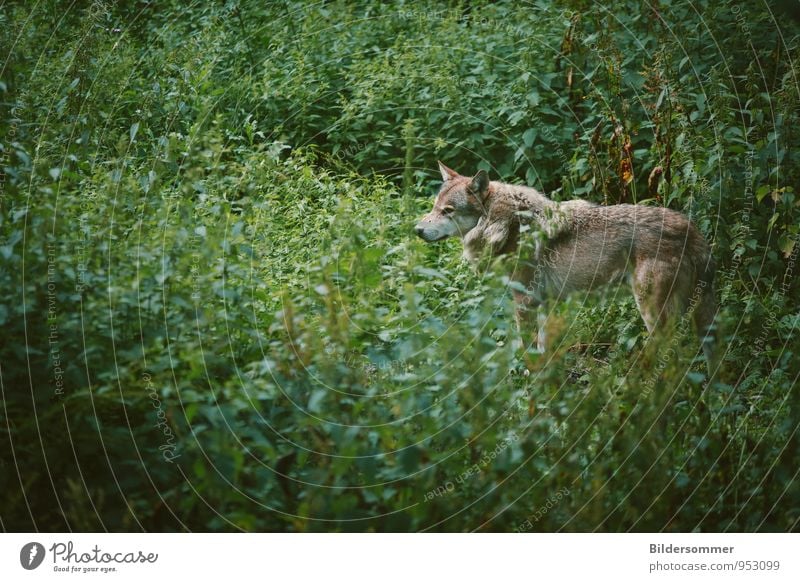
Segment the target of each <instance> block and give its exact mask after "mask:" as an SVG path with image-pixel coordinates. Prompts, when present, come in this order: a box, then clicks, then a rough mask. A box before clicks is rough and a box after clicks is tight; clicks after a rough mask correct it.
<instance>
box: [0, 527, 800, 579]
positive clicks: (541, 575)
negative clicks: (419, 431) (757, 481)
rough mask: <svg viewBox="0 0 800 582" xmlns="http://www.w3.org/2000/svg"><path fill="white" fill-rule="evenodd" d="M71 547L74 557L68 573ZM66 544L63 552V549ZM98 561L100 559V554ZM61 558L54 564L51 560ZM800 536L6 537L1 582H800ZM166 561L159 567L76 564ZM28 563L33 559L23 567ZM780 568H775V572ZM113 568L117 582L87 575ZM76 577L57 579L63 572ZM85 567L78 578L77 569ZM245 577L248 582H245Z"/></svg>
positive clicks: (1, 545) (0, 542)
mask: <svg viewBox="0 0 800 582" xmlns="http://www.w3.org/2000/svg"><path fill="white" fill-rule="evenodd" d="M29 542H38V543H40V544H42V546H44V548H45V551H46V554H45V557H44V560H43V562H42V563H41V565H40V566H38V567H37V568H36V569H34V570H30V571H28V570H26V569H24V568H23V567H22V564H21V562H20V560H21V558H20V551H21V550H22V548H23V546H25V545H26V544H28V543H29ZM69 542H72V544H73V546H72V547H73V553H74V557H70V558H69V559H70V560H71V562H70V561H68V562H65V561H64V560H65V558H66V551H62V550H66V548H67V545H68V543H69ZM55 544H62V545H55ZM651 544H657V545H659V544H664V545H667V546H670V545H671V546H680V547H687V548H692V547H706V548H708V547H715V548H732V549H731V550H728V551H722V550H721V551H720V552H719V553H713V554H711V553H652V552H651ZM95 547H97V548H98V550H99V551H98V552H97V553H95V552H94V548H95ZM54 549H55V550H57V551H58V555H54V551H53V550H54ZM798 550H800V537H798V536H797V535H791V534H416V535H415V534H42V535H39V534H3V535H2V536H0V579H2V580H13V581H16V580H51V579H52V580H64V579H73V580H74V579H80V580H87V579H92V580H98V579H102V580H115V581H123V580H136V581H141V580H143V579H150V580H180V579H181V578H178V577H179V576H183V577H184V578H182V579H183V580H188V579H187V578H185V576H187V575H190V576H192V578H190V579H191V580H219V581H221V582H227V581H231V582H234V581H238V580H247V579H252V578H253V575H254V574H256V575H259V578H260V579H265V580H279V581H289V580H301V581H305V580H311V581H314V580H320V581H325V582H339V581H341V582H359V581H362V580H363V581H365V582H367V581H368V582H375V581H380V582H393V581H397V582H409V580H423V581H425V580H456V581H458V582H461V581H471V580H475V581H480V582H492V581H501V580H502V581H505V580H531V581H533V580H560V579H564V577H565V576H567V577H568V578H567V579H569V580H572V579H579V577H585V579H587V580H593V581H594V580H598V579H599V580H614V581H615V582H616V581H627V580H631V581H636V582H640V581H642V580H654V581H656V580H657V581H667V580H698V581H700V580H718V579H720V578H730V579H731V580H748V581H749V580H762V579H763V580H775V581H778V580H792V581H796V580H800V567H798V566H799V565H800V552H798ZM140 551H141V552H142V555H143V556H147V555H148V554H150V553H152V554H157V555H158V556H157V558H156V560H155V562H153V563H134V564H130V563H127V564H125V563H123V564H117V563H112V564H98V563H94V562H92V563H88V564H77V563H75V560H77V559H80V555H81V554H83V553H87V554H88V555H89V558H90V559H92V560H94V557H93V556H95V555H96V556H98V557H99V558H98V559H101V560H102V559H103V554H104V553H107V554H108V555H109V556H110V557H109V558H108V559H114V558H117V559H124V557H125V556H124V554H126V553H131V556H132V557H134V558H136V557H139V552H140ZM27 558H28V557H27V556H26V559H27ZM775 561H777V562H779V567H778V569H777V570H775V569H772V570H746V569H745V570H741V569H740V570H738V571H722V572H720V571H667V572H664V571H661V572H656V573H650V569H651V564H654V563H656V562H660V563H665V564H677V565H681V564H683V565H685V566H683V567H688V565H689V564H698V565H699V564H707V565H711V564H723V563H740V565H741V566H742V568H746V563H750V565H751V566H755V567H759V566H763V567H766V563H767V562H773V563H774V562H775ZM773 565H774V564H773ZM86 566H88V567H97V568H101V567H103V566H106V567H114V568H115V569H116V571H114V572H109V573H101V572H86V573H83V572H82V568H83V567H86ZM56 567H59V568H67V571H59V572H56V571H55V568H56ZM72 567H77V568H78V571H77V572H70V571H69V569H70V568H72ZM245 577H247V578H245Z"/></svg>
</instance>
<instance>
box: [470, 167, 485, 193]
mask: <svg viewBox="0 0 800 582" xmlns="http://www.w3.org/2000/svg"><path fill="white" fill-rule="evenodd" d="M488 188H489V174H487V173H486V171H485V170H478V173H477V174H475V176H474V177H473V178H472V182H471V183H470V185H469V189H470V190H471V191H472V193H473V194H475V195H477V196H479V197H481V198H483V196H484V194H486V190H488Z"/></svg>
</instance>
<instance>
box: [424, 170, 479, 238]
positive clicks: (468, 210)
mask: <svg viewBox="0 0 800 582" xmlns="http://www.w3.org/2000/svg"><path fill="white" fill-rule="evenodd" d="M439 171H440V172H441V173H442V187H441V188H440V189H439V193H438V194H437V195H436V202H434V204H433V210H431V211H430V212H429V213H428V214H426V215H425V216H423V217H422V220H420V221H419V223H418V224H417V226H416V227H415V230H416V231H417V234H418V235H419V236H420V238H422V240H424V241H426V242H434V241H437V240H444V239H446V238H448V237H451V236H456V235H458V236H460V237H462V238H463V237H464V235H465V234H467V233H468V232H469V231H470V230H472V229H473V228H475V225H477V224H478V220H480V218H481V216H482V215H484V214H485V203H486V198H487V197H488V194H489V176H487V175H486V172H484V171H483V170H479V171H478V173H477V174H475V176H474V177H472V178H469V177H467V176H461V175H459V174H458V173H457V172H454V171H453V170H451V169H450V168H448V167H447V166H445V165H444V164H443V163H442V162H439Z"/></svg>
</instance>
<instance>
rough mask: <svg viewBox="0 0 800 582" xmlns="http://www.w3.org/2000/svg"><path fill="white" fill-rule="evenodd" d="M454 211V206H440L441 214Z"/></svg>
mask: <svg viewBox="0 0 800 582" xmlns="http://www.w3.org/2000/svg"><path fill="white" fill-rule="evenodd" d="M455 211H456V209H455V207H454V206H445V207H444V208H442V214H453V213H454V212H455Z"/></svg>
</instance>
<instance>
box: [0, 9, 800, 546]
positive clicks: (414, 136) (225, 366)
mask: <svg viewBox="0 0 800 582" xmlns="http://www.w3.org/2000/svg"><path fill="white" fill-rule="evenodd" d="M0 47H2V48H0V111H2V114H0V148H2V149H1V150H0V169H2V182H0V187H1V188H2V191H1V192H0V194H2V198H1V199H0V255H1V256H2V263H0V288H2V292H3V299H4V300H3V301H2V303H1V304H0V322H2V326H3V327H2V329H3V333H2V335H1V336H0V389H2V408H0V415H2V419H0V420H1V421H0V434H1V435H2V436H1V437H0V442H2V444H1V445H0V450H1V451H2V456H0V490H2V491H3V502H2V505H0V525H2V528H3V529H4V530H32V529H38V530H64V529H70V530H103V529H107V530H113V531H117V530H142V529H143V530H150V531H153V530H156V531H173V530H240V529H241V530H249V531H251V530H261V531H264V530H266V531H342V530H344V531H373V530H374V531H418V530H433V531H467V530H481V531H514V530H521V531H629V530H634V531H652V530H665V531H762V530H769V531H787V530H797V529H800V527H799V524H800V481H798V477H800V475H798V471H800V434H798V427H799V426H800V388H798V373H800V363H798V354H800V345H798V341H797V336H798V323H800V310H799V309H798V303H797V296H798V290H800V285H798V282H797V281H798V277H797V275H798V273H800V267H798V266H797V265H796V259H797V254H798V248H800V245H798V244H797V238H798V236H799V235H800V220H798V219H799V218H800V209H798V203H799V202H800V201H799V200H798V198H797V193H796V192H795V189H794V186H795V185H797V183H798V178H799V177H800V171H799V170H798V159H799V158H800V151H799V150H798V147H800V131H798V129H797V127H796V125H795V124H796V123H797V122H798V119H797V115H798V100H799V99H800V87H799V86H798V80H797V75H798V72H800V70H799V68H798V66H796V65H795V63H796V62H797V59H798V58H800V21H798V14H797V13H796V12H793V11H792V9H791V4H790V3H788V2H787V3H785V6H784V3H781V2H766V3H765V2H764V0H757V1H756V2H737V1H726V2H715V1H711V0H695V1H693V2H683V1H677V2H665V1H663V0H662V1H653V2H650V3H641V2H638V1H633V0H608V1H607V2H603V3H597V2H590V1H588V0H565V1H563V2H550V1H545V0H538V1H534V2H510V1H509V2H500V3H489V2H466V1H465V2H454V3H450V4H445V3H439V2H406V3H403V2H399V3H391V4H386V5H383V4H382V3H378V2H367V3H361V2H358V3H356V2H344V1H341V2H321V3H316V4H313V3H305V2H258V1H253V2H245V1H239V2H236V1H227V2H222V1H221V2H215V3H210V2H197V3H190V4H188V5H187V4H186V3H184V2H178V1H172V2H158V3H148V2H143V1H133V0H132V1H130V2H120V3H113V2H103V1H100V0H97V1H95V2H88V1H78V2H74V3H72V2H70V3H66V2H55V1H47V2H38V3H12V4H4V5H3V9H2V10H1V11H0ZM437 159H441V160H443V161H444V162H445V163H447V164H448V165H450V166H452V167H454V168H455V169H457V170H461V171H462V172H463V173H471V172H473V171H475V170H476V169H478V168H484V169H487V170H488V171H489V172H490V173H491V175H492V176H493V177H494V178H497V179H503V180H505V181H514V182H519V183H527V184H529V185H532V186H535V187H538V188H540V189H541V190H543V191H544V192H546V193H548V195H550V196H551V197H553V198H554V199H559V200H566V199H570V198H574V197H582V198H586V199H590V200H593V201H595V202H599V203H604V204H614V203H618V202H637V203H641V204H651V205H664V206H668V207H670V208H673V209H676V210H681V211H684V212H686V213H688V214H690V215H691V216H692V218H693V220H695V222H696V223H697V225H698V226H699V228H700V229H701V230H702V231H703V233H704V234H705V235H706V236H707V237H708V239H709V240H711V241H713V244H714V254H715V257H716V260H717V262H718V264H719V273H718V279H717V289H718V294H719V298H720V304H721V306H720V312H719V317H718V326H719V333H720V335H721V337H722V339H723V348H724V358H723V362H722V364H721V366H720V369H719V371H718V373H717V374H716V375H715V377H714V378H712V379H710V378H708V376H707V374H706V373H705V367H704V364H703V362H702V359H701V358H699V357H698V353H697V349H696V348H697V345H696V344H695V342H694V341H693V340H692V339H691V336H690V335H688V334H686V333H682V332H681V333H677V334H676V335H675V336H673V337H669V338H664V339H662V340H660V341H656V340H654V341H647V339H648V338H647V334H646V331H645V329H644V326H643V324H642V323H641V321H640V318H639V316H638V312H637V311H636V307H635V305H634V303H633V300H632V299H631V298H630V296H629V294H628V293H626V292H625V291H624V290H622V289H620V290H613V289H612V290H611V291H610V292H608V293H605V294H591V295H589V296H588V297H587V296H576V297H572V298H570V299H569V300H567V301H565V302H561V303H558V304H555V305H552V306H550V307H549V308H550V310H551V314H552V318H551V322H552V323H551V325H550V327H551V328H552V329H551V330H550V331H551V333H552V334H554V336H555V337H557V338H558V341H557V342H556V343H555V345H556V347H555V349H554V350H553V351H552V352H550V353H548V354H546V355H538V354H534V353H527V354H522V353H519V352H515V351H514V350H513V348H512V344H513V342H512V341H511V339H512V338H513V334H514V329H513V320H512V318H511V315H510V314H511V309H512V305H511V300H510V297H509V296H510V293H509V291H508V288H507V284H508V281H507V280H505V279H504V277H503V269H502V265H500V266H496V267H495V268H491V269H489V270H487V271H486V272H483V273H479V274H475V273H473V272H472V271H471V270H470V269H469V268H468V267H467V266H466V265H464V264H463V262H462V260H461V258H460V246H459V243H458V241H448V242H446V243H443V244H439V245H430V246H426V245H424V244H423V243H422V242H421V241H419V240H417V239H415V238H414V236H413V230H412V227H413V225H414V223H415V221H416V219H417V218H418V217H419V215H421V214H422V213H423V212H426V211H427V209H428V208H429V206H430V204H431V196H432V195H433V194H434V193H435V191H436V188H437V186H438V182H439V179H438V172H437V171H436V160H437ZM526 371H527V372H528V373H527V374H525V373H523V372H526Z"/></svg>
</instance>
